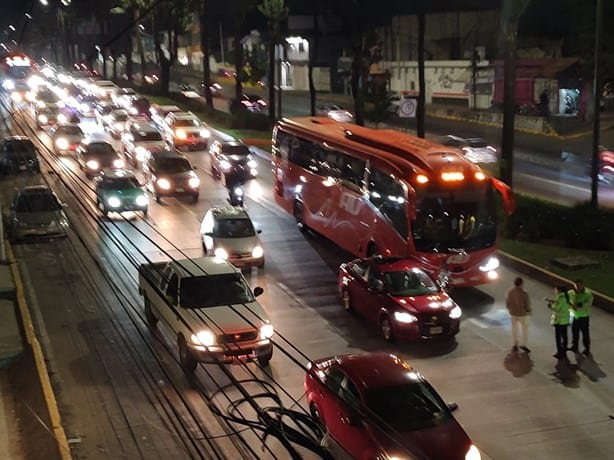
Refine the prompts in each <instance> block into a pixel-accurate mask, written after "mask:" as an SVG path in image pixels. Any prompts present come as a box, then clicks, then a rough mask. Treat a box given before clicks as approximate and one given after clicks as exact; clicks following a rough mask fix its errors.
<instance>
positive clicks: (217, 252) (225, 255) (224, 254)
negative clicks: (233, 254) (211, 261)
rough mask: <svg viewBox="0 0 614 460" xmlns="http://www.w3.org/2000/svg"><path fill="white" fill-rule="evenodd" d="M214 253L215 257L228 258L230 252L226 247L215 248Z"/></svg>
mask: <svg viewBox="0 0 614 460" xmlns="http://www.w3.org/2000/svg"><path fill="white" fill-rule="evenodd" d="M213 254H214V255H215V257H219V258H220V259H224V260H226V259H228V252H227V251H226V249H224V248H215V251H213Z"/></svg>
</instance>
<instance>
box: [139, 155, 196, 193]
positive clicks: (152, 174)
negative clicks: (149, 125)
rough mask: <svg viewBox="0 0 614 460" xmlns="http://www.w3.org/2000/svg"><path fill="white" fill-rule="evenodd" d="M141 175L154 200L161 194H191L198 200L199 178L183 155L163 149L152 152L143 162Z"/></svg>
mask: <svg viewBox="0 0 614 460" xmlns="http://www.w3.org/2000/svg"><path fill="white" fill-rule="evenodd" d="M143 176H144V177H145V183H146V186H147V188H148V189H149V191H150V192H151V193H152V194H153V195H154V197H155V199H156V202H158V203H159V202H160V199H161V197H163V196H186V195H187V196H191V197H192V200H193V201H194V202H196V201H198V196H199V191H200V179H199V178H198V176H197V175H196V173H195V172H194V167H193V166H192V165H191V164H190V162H189V161H188V159H187V158H186V157H185V156H184V155H177V153H176V152H173V151H170V150H165V151H162V152H152V153H150V154H149V156H148V157H147V159H146V160H145V162H143Z"/></svg>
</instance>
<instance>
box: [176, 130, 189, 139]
mask: <svg viewBox="0 0 614 460" xmlns="http://www.w3.org/2000/svg"><path fill="white" fill-rule="evenodd" d="M175 136H176V137H177V139H187V138H188V133H186V132H185V131H184V130H183V129H178V130H177V131H175Z"/></svg>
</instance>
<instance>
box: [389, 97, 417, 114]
mask: <svg viewBox="0 0 614 460" xmlns="http://www.w3.org/2000/svg"><path fill="white" fill-rule="evenodd" d="M414 98H415V97H414V96H408V95H405V94H402V93H392V94H390V95H389V96H388V107H387V108H386V111H387V112H390V113H397V114H398V113H399V109H400V108H401V104H402V103H403V101H404V100H405V99H414Z"/></svg>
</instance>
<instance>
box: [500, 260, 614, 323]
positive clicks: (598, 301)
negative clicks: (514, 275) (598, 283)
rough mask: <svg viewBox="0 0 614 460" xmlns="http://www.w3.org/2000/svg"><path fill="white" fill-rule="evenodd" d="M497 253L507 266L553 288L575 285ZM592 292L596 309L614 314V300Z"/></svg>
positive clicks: (530, 264)
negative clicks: (561, 285)
mask: <svg viewBox="0 0 614 460" xmlns="http://www.w3.org/2000/svg"><path fill="white" fill-rule="evenodd" d="M497 253H498V255H499V257H500V258H501V260H502V262H503V263H504V264H505V265H506V266H508V267H511V268H513V269H514V270H517V271H518V272H520V273H522V274H524V275H528V276H531V277H532V278H534V279H536V280H538V281H541V282H542V283H546V284H550V285H552V286H555V285H556V284H568V285H571V284H573V281H572V280H570V279H567V278H565V277H563V276H560V275H557V274H556V273H552V272H551V271H549V270H546V269H544V268H541V267H538V266H537V265H533V264H532V263H530V262H527V261H526V260H522V259H520V258H518V257H516V256H513V255H511V254H509V253H507V252H505V251H501V250H498V251H497ZM591 292H592V293H593V298H594V302H593V305H594V306H595V307H597V308H600V309H601V310H604V311H606V312H608V313H614V298H612V297H609V296H607V295H605V294H602V293H600V292H596V291H594V290H592V289H591Z"/></svg>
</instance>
